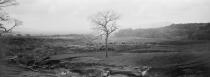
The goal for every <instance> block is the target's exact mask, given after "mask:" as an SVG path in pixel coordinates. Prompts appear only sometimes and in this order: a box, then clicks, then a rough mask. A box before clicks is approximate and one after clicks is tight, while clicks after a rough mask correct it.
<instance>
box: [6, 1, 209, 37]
mask: <svg viewBox="0 0 210 77" xmlns="http://www.w3.org/2000/svg"><path fill="white" fill-rule="evenodd" d="M17 1H18V2H19V3H20V4H19V5H18V6H15V7H14V6H13V7H9V8H8V9H7V10H8V12H9V13H10V15H12V16H14V17H15V18H18V19H20V20H22V21H23V22H24V23H23V25H22V26H19V27H17V28H16V31H20V32H22V33H35V34H41V33H44V34H48V33H50V34H62V33H65V34H68V33H89V32H91V31H92V30H91V23H90V21H89V20H88V17H89V16H90V15H93V14H95V13H97V12H98V11H105V10H114V11H115V12H116V13H119V14H120V15H121V19H120V20H119V22H118V23H119V25H120V28H154V27H161V26H166V25H169V24H171V23H197V22H210V16H209V14H210V0H17Z"/></svg>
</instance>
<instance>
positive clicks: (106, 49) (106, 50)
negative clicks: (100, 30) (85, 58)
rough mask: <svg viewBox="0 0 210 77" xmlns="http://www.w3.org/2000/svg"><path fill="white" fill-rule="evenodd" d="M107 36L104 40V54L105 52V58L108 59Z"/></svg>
mask: <svg viewBox="0 0 210 77" xmlns="http://www.w3.org/2000/svg"><path fill="white" fill-rule="evenodd" d="M108 37H109V36H108V35H106V38H105V52H106V57H108Z"/></svg>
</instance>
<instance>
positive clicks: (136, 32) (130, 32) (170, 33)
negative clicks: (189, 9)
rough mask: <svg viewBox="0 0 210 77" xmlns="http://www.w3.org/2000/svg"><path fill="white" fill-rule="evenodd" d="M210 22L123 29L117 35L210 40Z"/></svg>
mask: <svg viewBox="0 0 210 77" xmlns="http://www.w3.org/2000/svg"><path fill="white" fill-rule="evenodd" d="M209 33H210V23H186V24H171V25H169V26H166V27H160V28H150V29H122V30H119V31H118V32H117V33H115V36H116V37H144V38H167V39H194V40H210V36H208V35H209Z"/></svg>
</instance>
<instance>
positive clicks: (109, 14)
mask: <svg viewBox="0 0 210 77" xmlns="http://www.w3.org/2000/svg"><path fill="white" fill-rule="evenodd" d="M119 17H120V16H119V15H118V14H116V13H115V12H113V11H103V12H98V13H97V14H95V15H93V16H92V17H91V21H92V23H93V24H95V25H96V29H97V30H99V31H100V32H101V33H102V35H104V36H105V48H106V49H105V50H106V57H108V40H109V37H110V35H111V34H112V33H113V32H114V31H116V30H117V29H118V26H117V23H116V21H117V20H118V19H119Z"/></svg>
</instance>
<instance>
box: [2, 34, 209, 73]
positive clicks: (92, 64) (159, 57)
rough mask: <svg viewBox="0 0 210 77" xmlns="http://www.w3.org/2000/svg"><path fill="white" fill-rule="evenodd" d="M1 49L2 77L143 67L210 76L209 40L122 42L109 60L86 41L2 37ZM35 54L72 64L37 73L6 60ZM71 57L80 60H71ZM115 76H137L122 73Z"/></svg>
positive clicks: (110, 54) (116, 46)
mask: <svg viewBox="0 0 210 77" xmlns="http://www.w3.org/2000/svg"><path fill="white" fill-rule="evenodd" d="M114 41H115V40H114ZM0 46H1V49H0V51H1V62H0V77H71V76H72V77H73V76H74V77H84V74H83V75H81V73H74V72H72V73H69V74H66V75H59V74H60V73H61V72H62V71H66V70H74V69H79V70H86V69H87V68H91V69H101V68H110V69H118V70H127V69H130V68H132V67H141V66H150V67H152V68H151V69H150V70H149V71H148V74H147V77H209V74H210V56H209V55H210V51H209V50H210V48H209V47H210V42H209V41H192V40H191V41H189V40H185V41H183V40H179V41H178V40H157V39H136V38H135V40H133V39H131V38H129V39H126V40H125V39H121V40H120V41H117V43H115V44H112V45H111V46H112V49H110V51H109V57H108V58H105V57H104V52H103V49H100V48H99V49H97V48H95V47H93V46H94V45H93V46H87V44H86V42H85V40H82V39H49V38H47V39H43V38H31V37H30V38H21V39H17V38H12V39H11V38H10V39H8V38H4V39H3V38H1V44H0ZM94 48H95V49H94ZM8 52H10V53H8ZM33 52H36V53H38V52H39V53H40V54H44V53H48V54H44V55H41V56H50V57H51V59H53V60H55V59H56V60H65V61H68V62H69V63H68V62H67V63H66V64H65V67H56V68H53V69H41V70H39V72H34V71H31V70H28V69H23V68H21V67H19V66H17V64H14V63H8V62H7V61H6V59H5V58H6V57H7V56H11V55H14V54H13V53H26V54H31V53H33ZM52 52H53V53H52ZM5 53H6V54H5ZM40 54H39V56H40ZM2 56H3V57H2ZM69 57H76V58H74V59H68V58H69ZM121 67H123V69H121ZM85 73H92V74H93V73H96V72H85ZM85 75H87V74H85ZM87 77H88V76H87ZM89 77H93V76H89ZM96 77H98V76H96ZM112 77H133V76H129V75H124V74H122V73H121V75H115V76H112Z"/></svg>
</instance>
